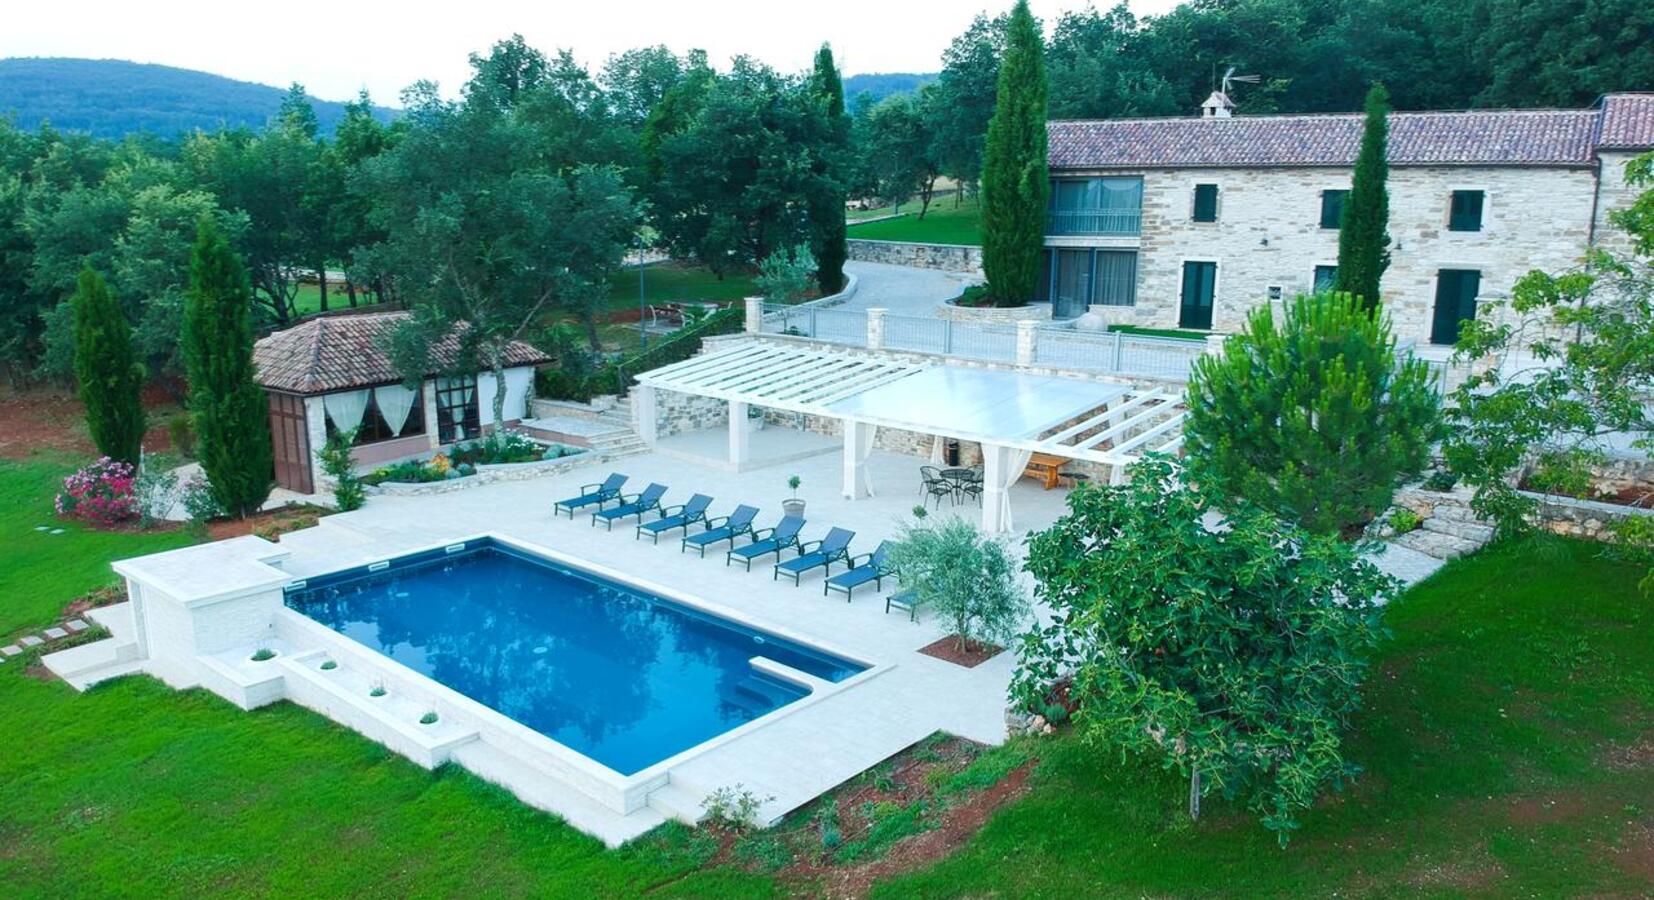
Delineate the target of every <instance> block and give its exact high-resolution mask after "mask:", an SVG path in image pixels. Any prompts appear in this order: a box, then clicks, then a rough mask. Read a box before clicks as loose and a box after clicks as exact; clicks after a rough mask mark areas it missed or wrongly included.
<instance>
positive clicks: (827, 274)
mask: <svg viewBox="0 0 1654 900" xmlns="http://www.w3.org/2000/svg"><path fill="white" fill-rule="evenodd" d="M810 85H811V88H812V90H813V91H814V93H815V99H816V102H817V103H818V104H820V106H821V113H822V115H823V116H825V131H826V134H825V139H824V141H823V153H822V158H821V160H820V162H819V163H818V164H817V169H818V171H817V175H818V177H819V178H820V185H819V187H818V188H817V189H816V191H815V192H814V196H813V197H812V202H811V204H810V206H811V209H810V251H811V252H812V253H814V254H815V258H816V284H817V286H819V287H820V288H821V293H822V294H823V295H826V294H836V293H838V292H839V291H841V290H843V289H844V261H845V259H846V258H848V256H849V253H850V251H849V248H848V247H847V246H846V245H845V221H844V202H845V193H844V179H843V177H842V175H843V169H844V163H845V159H844V157H845V155H846V154H847V153H848V152H849V143H850V120H849V119H848V118H846V117H845V115H844V81H843V80H842V79H840V78H839V72H838V66H837V65H835V64H834V62H833V48H831V47H829V46H827V45H826V44H822V45H821V49H820V50H817V51H816V63H815V73H814V75H813V76H812V77H811V79H810Z"/></svg>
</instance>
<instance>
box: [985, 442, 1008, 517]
mask: <svg viewBox="0 0 1654 900" xmlns="http://www.w3.org/2000/svg"><path fill="white" fill-rule="evenodd" d="M1010 464H1011V448H1009V447H1004V446H1001V445H999V444H986V443H985V444H983V445H982V530H983V531H986V532H987V533H989V534H1000V533H1002V532H1005V531H1008V530H1010V526H1011V523H1010V522H1009V521H1007V520H1008V519H1009V518H1010V517H1009V516H1007V515H1006V513H1007V512H1009V508H1010V504H1009V503H1008V502H1007V500H1008V498H1007V496H1006V491H1005V485H1006V484H1007V483H1008V482H1009V481H1010V479H1008V478H1006V477H1005V470H1006V468H1007V467H1009V466H1010Z"/></svg>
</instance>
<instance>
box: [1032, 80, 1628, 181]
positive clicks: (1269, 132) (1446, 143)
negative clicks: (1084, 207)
mask: <svg viewBox="0 0 1654 900" xmlns="http://www.w3.org/2000/svg"><path fill="white" fill-rule="evenodd" d="M1362 121H1363V120H1362V116H1361V114H1359V113H1350V114H1325V115H1301V116H1235V117H1233V118H1227V119H1224V118H1215V119H1201V118H1177V119H1105V120H1083V121H1057V122H1052V123H1051V124H1050V126H1049V128H1050V131H1049V133H1050V139H1051V151H1050V154H1051V155H1050V164H1051V167H1052V168H1054V169H1090V168H1101V169H1107V168H1148V169H1153V168H1186V167H1187V168H1198V167H1202V166H1212V167H1254V166H1256V167H1266V166H1351V165H1354V164H1355V156H1356V152H1357V151H1358V150H1359V149H1360V147H1361V129H1362ZM1599 129H1600V132H1599ZM1599 134H1600V137H1599ZM1599 146H1601V147H1646V146H1654V94H1610V95H1609V96H1608V97H1607V98H1606V99H1605V101H1604V103H1603V106H1602V107H1601V108H1600V109H1580V110H1570V109H1500V110H1471V111H1466V112H1413V113H1393V114H1391V116H1390V145H1389V159H1390V164H1391V165H1398V166H1429V165H1441V166H1464V165H1487V166H1587V165H1590V164H1591V163H1592V161H1593V160H1594V158H1595V154H1596V151H1597V149H1598V147H1599Z"/></svg>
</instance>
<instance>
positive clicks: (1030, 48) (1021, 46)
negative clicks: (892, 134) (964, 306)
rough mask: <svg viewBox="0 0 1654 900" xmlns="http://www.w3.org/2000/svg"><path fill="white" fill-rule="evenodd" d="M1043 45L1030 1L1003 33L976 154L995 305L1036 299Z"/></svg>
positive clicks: (986, 264)
mask: <svg viewBox="0 0 1654 900" xmlns="http://www.w3.org/2000/svg"><path fill="white" fill-rule="evenodd" d="M1045 97H1046V81H1045V46H1044V42H1043V41H1042V40H1041V38H1040V32H1039V25H1038V24H1037V23H1036V22H1035V21H1034V16H1033V14H1032V13H1030V12H1029V11H1028V0H1017V5H1016V7H1015V8H1013V9H1012V10H1011V20H1010V22H1009V24H1008V25H1007V26H1006V30H1005V55H1004V57H1003V58H1002V59H1001V60H1000V64H999V86H998V95H997V97H996V98H995V100H994V115H993V118H992V119H991V120H989V122H988V138H987V144H986V146H985V148H984V150H983V154H982V269H983V273H984V274H985V275H986V276H987V279H988V294H989V296H990V297H991V298H992V300H993V302H994V304H995V305H997V306H1021V305H1023V304H1025V303H1027V302H1028V301H1030V300H1032V299H1033V298H1034V294H1035V289H1036V287H1037V285H1038V284H1039V275H1040V263H1041V255H1042V254H1043V253H1044V252H1045V212H1046V210H1045V207H1046V200H1047V197H1048V195H1049V194H1050V191H1051V186H1050V183H1049V180H1048V177H1047V174H1046V158H1045V148H1046V136H1045Z"/></svg>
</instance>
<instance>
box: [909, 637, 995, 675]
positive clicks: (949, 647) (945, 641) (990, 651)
mask: <svg viewBox="0 0 1654 900" xmlns="http://www.w3.org/2000/svg"><path fill="white" fill-rule="evenodd" d="M1004 651H1005V648H1004V647H997V646H995V645H993V644H988V643H981V642H978V641H966V642H965V644H964V646H963V647H961V646H960V644H959V635H957V634H950V635H948V636H947V637H945V638H941V639H939V640H935V641H932V642H930V643H929V644H926V645H925V646H923V647H920V648H919V652H920V653H923V654H924V655H926V656H929V657H932V658H934V659H939V660H942V661H943V662H950V663H953V664H954V665H956V666H964V667H965V668H967V669H974V668H976V667H977V666H980V665H982V664H983V663H985V662H987V661H988V660H990V659H993V658H994V657H996V656H998V655H999V654H1001V653H1003V652H1004Z"/></svg>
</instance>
